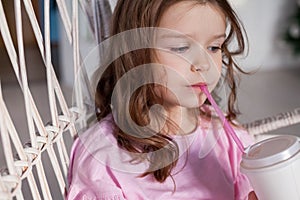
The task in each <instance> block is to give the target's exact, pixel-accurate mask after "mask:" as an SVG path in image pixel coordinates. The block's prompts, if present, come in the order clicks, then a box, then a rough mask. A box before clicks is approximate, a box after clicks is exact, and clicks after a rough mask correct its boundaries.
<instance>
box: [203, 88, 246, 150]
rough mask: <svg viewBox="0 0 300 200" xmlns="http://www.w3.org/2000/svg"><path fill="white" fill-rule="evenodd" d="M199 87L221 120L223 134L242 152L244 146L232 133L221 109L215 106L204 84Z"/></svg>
mask: <svg viewBox="0 0 300 200" xmlns="http://www.w3.org/2000/svg"><path fill="white" fill-rule="evenodd" d="M199 87H200V89H201V90H202V92H203V93H204V94H205V95H206V96H207V99H208V100H209V102H210V103H211V105H212V106H213V107H214V109H215V110H216V112H217V114H218V115H219V117H220V118H221V120H222V122H223V124H224V129H225V132H226V133H227V134H229V135H230V136H231V137H232V138H233V140H234V142H235V143H236V144H237V146H238V148H239V149H240V151H241V152H244V146H243V144H242V142H241V140H240V139H239V138H238V137H237V135H236V133H235V132H234V130H233V128H232V126H231V125H230V124H229V122H228V121H227V119H226V118H225V116H224V114H223V112H222V111H221V109H220V108H219V106H218V105H217V103H216V102H215V100H214V99H213V98H212V96H211V94H210V93H209V91H208V89H207V86H206V85H205V84H203V85H200V86H199Z"/></svg>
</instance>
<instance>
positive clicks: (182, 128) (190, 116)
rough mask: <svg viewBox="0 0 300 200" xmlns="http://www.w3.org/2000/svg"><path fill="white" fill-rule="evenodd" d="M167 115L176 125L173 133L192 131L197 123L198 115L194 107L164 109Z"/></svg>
mask: <svg viewBox="0 0 300 200" xmlns="http://www.w3.org/2000/svg"><path fill="white" fill-rule="evenodd" d="M166 112H167V116H168V117H169V118H170V119H171V120H172V121H173V122H174V123H175V124H176V125H177V126H178V128H177V130H176V132H175V134H176V133H177V134H189V133H192V132H193V131H194V130H195V129H196V127H197V125H198V115H197V112H196V111H195V109H190V108H185V107H181V106H177V107H175V108H174V107H173V108H172V109H170V108H167V109H166Z"/></svg>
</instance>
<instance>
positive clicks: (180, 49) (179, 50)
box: [170, 46, 190, 53]
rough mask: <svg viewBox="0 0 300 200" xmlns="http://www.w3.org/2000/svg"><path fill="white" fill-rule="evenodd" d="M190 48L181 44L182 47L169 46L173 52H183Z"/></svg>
mask: <svg viewBox="0 0 300 200" xmlns="http://www.w3.org/2000/svg"><path fill="white" fill-rule="evenodd" d="M189 49H190V47H189V46H182V47H171V48H170V51H172V52H175V53H185V52H187V51H188V50H189Z"/></svg>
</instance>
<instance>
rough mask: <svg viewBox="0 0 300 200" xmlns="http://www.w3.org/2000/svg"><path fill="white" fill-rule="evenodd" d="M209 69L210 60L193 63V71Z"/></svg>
mask: <svg viewBox="0 0 300 200" xmlns="http://www.w3.org/2000/svg"><path fill="white" fill-rule="evenodd" d="M208 70H209V62H208V61H207V62H205V63H204V62H201V64H198V63H192V64H191V71H192V72H204V71H208Z"/></svg>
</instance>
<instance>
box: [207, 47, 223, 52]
mask: <svg viewBox="0 0 300 200" xmlns="http://www.w3.org/2000/svg"><path fill="white" fill-rule="evenodd" d="M207 49H208V50H209V51H211V52H212V53H216V52H217V51H219V50H222V47H219V46H210V47H208V48H207Z"/></svg>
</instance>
